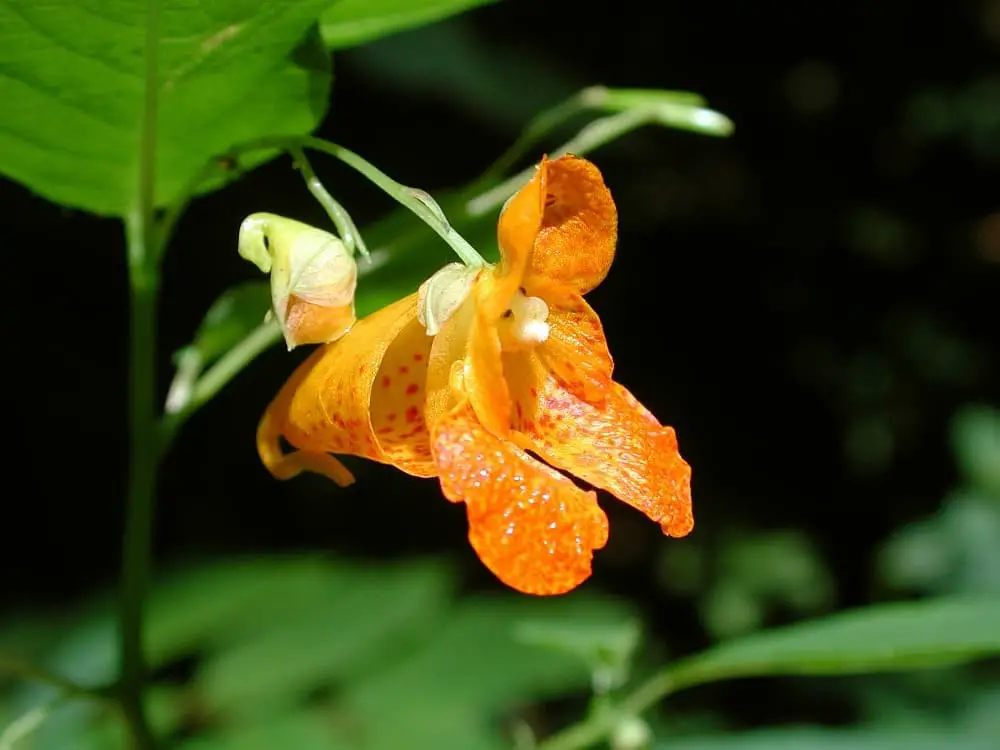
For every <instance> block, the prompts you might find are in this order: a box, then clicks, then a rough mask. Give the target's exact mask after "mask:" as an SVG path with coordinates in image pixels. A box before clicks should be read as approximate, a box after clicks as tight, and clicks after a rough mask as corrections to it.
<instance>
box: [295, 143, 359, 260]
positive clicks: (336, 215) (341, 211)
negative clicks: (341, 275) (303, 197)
mask: <svg viewBox="0 0 1000 750" xmlns="http://www.w3.org/2000/svg"><path fill="white" fill-rule="evenodd" d="M289 153H290V154H291V155H292V162H293V163H294V164H295V167H296V168H297V169H298V170H299V171H300V172H301V173H302V179H304V180H305V181H306V187H307V188H308V189H309V192H310V193H312V195H313V198H315V199H316V201H317V202H318V203H319V204H320V205H321V206H322V207H323V210H324V211H326V214H327V216H329V217H330V221H332V222H333V225H334V226H335V227H336V228H337V233H338V234H339V235H340V239H341V240H343V241H344V244H345V245H346V246H347V249H348V251H349V252H350V253H352V254H353V253H354V251H355V250H357V251H358V252H359V253H360V254H361V256H362V257H368V248H367V246H366V245H365V241H364V240H363V239H362V238H361V232H359V231H358V228H357V226H355V224H354V219H352V218H351V215H350V214H349V213H347V210H346V209H345V208H344V207H343V206H342V205H340V203H338V202H337V199H336V198H334V197H333V196H332V195H330V191H329V190H327V189H326V186H325V185H323V183H322V182H320V179H319V177H317V176H316V173H315V172H314V171H313V168H312V164H310V163H309V160H308V159H307V158H306V155H305V153H304V152H303V151H302V149H301V148H292V149H289Z"/></svg>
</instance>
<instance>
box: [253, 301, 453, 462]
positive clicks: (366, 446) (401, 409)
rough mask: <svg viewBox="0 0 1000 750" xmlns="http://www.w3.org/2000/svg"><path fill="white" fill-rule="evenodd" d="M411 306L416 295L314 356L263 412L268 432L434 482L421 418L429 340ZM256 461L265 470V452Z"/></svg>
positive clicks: (300, 445)
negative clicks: (388, 466) (395, 468)
mask: <svg viewBox="0 0 1000 750" xmlns="http://www.w3.org/2000/svg"><path fill="white" fill-rule="evenodd" d="M416 302H417V297H416V295H415V294H414V295H411V296H409V297H406V298H404V299H402V300H399V301H398V302H396V303H394V304H392V305H389V306H388V307H386V308H383V309H382V310H380V311H378V312H376V313H374V314H373V315H370V316H368V317H367V318H365V319H363V320H361V321H359V322H358V323H357V325H356V326H355V327H354V328H353V329H352V330H351V332H350V333H348V334H347V335H346V336H345V337H344V338H342V339H340V340H339V341H337V342H334V343H332V344H328V345H326V346H324V347H321V348H320V349H318V350H317V351H316V352H315V353H314V354H313V355H312V356H311V357H310V358H309V359H308V360H306V362H304V363H303V364H302V365H301V366H300V368H299V370H297V371H296V372H295V373H294V374H293V376H292V377H291V378H290V379H289V381H288V383H286V384H285V387H284V388H283V389H282V391H281V392H280V393H279V394H278V397H277V398H276V399H275V400H274V402H272V405H271V406H270V407H269V408H268V411H267V413H266V415H265V419H266V420H268V422H269V423H270V425H271V426H270V428H269V429H270V432H271V433H275V432H276V433H278V434H280V435H281V436H282V437H283V438H284V439H285V440H287V441H288V442H289V443H291V444H292V445H293V446H294V447H296V448H298V449H299V450H300V451H303V452H306V453H310V454H317V455H323V454H328V453H342V454H350V455H355V456H361V457H363V458H369V459H372V460H375V461H381V462H383V463H388V464H392V465H394V466H396V467H398V468H399V469H402V470H403V471H406V472H408V473H410V474H415V475H416V476H422V477H429V476H434V474H435V468H434V463H433V461H432V459H431V455H430V440H429V435H428V433H427V428H426V426H425V424H424V411H423V402H424V382H425V379H426V370H427V359H428V355H429V353H430V346H431V338H430V337H428V336H427V335H426V333H425V332H424V329H423V327H422V326H421V325H420V322H419V321H418V320H417V316H416ZM262 425H263V421H262ZM272 447H273V446H272ZM258 448H259V449H260V443H259V444H258ZM268 450H269V455H270V456H271V463H272V464H273V463H274V457H273V452H274V451H273V450H271V449H268ZM261 457H262V458H264V459H265V463H267V459H266V458H265V456H264V451H261ZM304 468H310V467H304ZM323 473H327V472H323ZM328 475H329V474H328Z"/></svg>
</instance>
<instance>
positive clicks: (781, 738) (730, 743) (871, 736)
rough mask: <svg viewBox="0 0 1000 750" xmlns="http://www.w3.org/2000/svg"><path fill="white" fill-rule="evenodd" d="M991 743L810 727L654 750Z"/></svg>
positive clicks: (676, 740) (936, 749) (983, 747)
mask: <svg viewBox="0 0 1000 750" xmlns="http://www.w3.org/2000/svg"><path fill="white" fill-rule="evenodd" d="M995 743H996V740H995V739H992V740H991V739H988V738H986V737H980V736H973V735H969V736H963V735H962V734H957V733H956V732H954V731H949V730H944V729H941V730H926V729H922V730H919V731H913V730H911V731H900V732H889V731H885V730H877V729H849V730H833V729H822V728H814V727H792V728H787V729H785V728H782V729H763V730H758V731H754V732H743V733H739V734H725V735H711V736H706V737H671V738H669V739H665V740H663V741H661V742H660V743H658V744H657V745H655V750H992V749H993V748H994V747H995V746H996V745H995Z"/></svg>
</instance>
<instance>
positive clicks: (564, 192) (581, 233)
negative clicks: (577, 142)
mask: <svg viewBox="0 0 1000 750" xmlns="http://www.w3.org/2000/svg"><path fill="white" fill-rule="evenodd" d="M543 170H544V180H540V181H539V183H540V185H541V186H542V187H543V188H544V190H545V212H544V215H543V217H542V223H541V228H540V230H539V231H538V236H537V238H536V239H535V243H534V252H533V253H532V254H531V265H530V268H529V269H528V273H527V276H526V278H525V281H524V285H525V286H526V287H527V288H528V291H529V293H530V294H536V295H538V296H541V297H544V298H546V299H552V297H553V294H554V293H555V292H556V291H557V290H558V289H572V290H574V291H576V292H578V293H580V294H585V293H586V292H589V291H590V290H591V289H593V288H594V287H596V286H597V285H598V284H600V283H601V282H602V281H603V280H604V277H605V276H607V275H608V271H609V270H610V268H611V262H612V261H613V260H614V257H615V243H616V242H617V237H618V210H617V209H616V208H615V203H614V200H613V199H612V198H611V191H609V190H608V188H607V186H606V185H605V184H604V178H603V177H601V173H600V171H599V170H598V169H597V167H596V166H594V165H593V164H592V163H591V162H589V161H587V160H586V159H581V158H579V157H577V156H572V155H567V156H562V157H560V158H558V159H555V160H553V161H549V162H542V165H541V167H540V168H539V172H542V171H543ZM525 189H527V188H525ZM526 226H527V225H525V232H526V231H527V230H526Z"/></svg>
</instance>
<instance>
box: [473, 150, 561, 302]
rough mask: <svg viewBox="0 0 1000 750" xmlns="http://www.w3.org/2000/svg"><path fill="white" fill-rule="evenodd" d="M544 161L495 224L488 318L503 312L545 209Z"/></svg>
mask: <svg viewBox="0 0 1000 750" xmlns="http://www.w3.org/2000/svg"><path fill="white" fill-rule="evenodd" d="M548 164H549V162H548V160H547V159H546V158H545V157H542V161H541V163H540V164H539V165H538V168H537V169H536V170H535V173H534V175H532V177H531V179H530V180H529V181H528V184H527V185H525V186H524V187H522V188H521V189H520V190H518V191H517V192H516V193H515V194H514V196H513V197H512V198H511V199H510V200H509V201H507V205H505V206H504V207H503V210H502V211H501V213H500V221H499V222H498V223H497V243H498V244H499V246H500V258H501V262H500V268H499V269H498V270H497V272H496V273H495V274H491V275H492V276H493V277H494V278H493V284H494V288H493V289H492V290H491V293H490V294H488V295H486V302H487V304H485V306H484V307H483V308H482V310H483V313H484V314H485V315H486V317H487V318H489V319H491V320H496V319H498V318H499V317H500V316H501V315H503V314H504V312H506V310H507V308H508V307H509V305H510V299H511V297H513V296H514V293H515V292H516V291H517V288H518V287H519V286H521V282H522V279H523V278H524V274H525V271H526V270H527V268H528V263H529V262H530V260H531V251H532V248H533V247H534V244H535V239H536V238H537V237H538V232H539V230H540V229H541V226H542V217H543V215H544V212H545V190H546V175H547V165H548Z"/></svg>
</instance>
